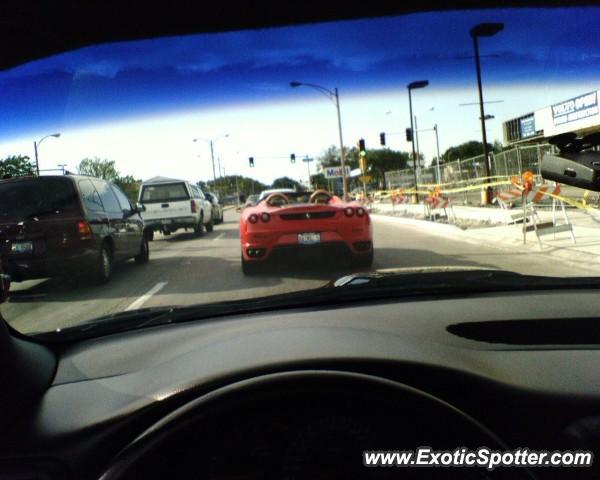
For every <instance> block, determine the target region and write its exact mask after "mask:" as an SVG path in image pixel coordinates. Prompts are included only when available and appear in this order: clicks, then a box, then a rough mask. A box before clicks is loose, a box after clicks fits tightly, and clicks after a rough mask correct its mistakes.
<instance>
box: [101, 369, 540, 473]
mask: <svg viewBox="0 0 600 480" xmlns="http://www.w3.org/2000/svg"><path fill="white" fill-rule="evenodd" d="M421 445H423V446H424V445H427V446H430V447H431V448H432V449H435V450H452V449H456V448H458V447H467V448H469V449H471V450H473V451H474V450H476V449H477V448H479V447H481V446H486V447H488V448H489V449H491V450H507V446H506V445H505V444H504V443H503V442H502V440H500V439H499V438H498V437H497V436H496V435H495V434H494V433H492V432H491V431H490V430H488V429H487V428H486V427H484V426H483V425H482V424H480V423H479V422H477V421H476V420H475V419H473V418H472V417H470V416H469V415H467V414H466V413H464V412H462V411H461V410H459V409H457V408H455V407H453V406H451V405H449V404H448V403H446V402H444V401H443V400H440V399H438V398H436V397H433V396H432V395H430V394H428V393H425V392H423V391H421V390H417V389H415V388H413V387H410V386H407V385H404V384H401V383H398V382H396V381H392V380H389V379H385V378H381V377H377V376H373V375H367V374H362V373H353V372H342V371H326V370H304V371H292V372H282V373H273V374H267V375H263V376H259V377H255V378H250V379H247V380H241V381H238V382H236V383H233V384H230V385H226V386H224V387H221V388H218V389H217V390H214V391H212V392H209V393H206V394H204V395H203V396H201V397H199V398H197V399H195V400H192V401H191V402H189V403H187V404H185V405H183V406H181V407H179V408H178V409H176V410H174V411H173V412H171V413H169V414H168V415H167V416H165V417H164V418H162V419H161V420H159V421H158V422H157V423H155V424H154V425H153V426H151V427H150V428H149V429H148V430H146V431H145V432H144V433H142V434H141V435H139V436H138V437H137V438H136V439H135V440H133V441H132V442H131V443H130V444H129V445H128V446H127V447H125V448H124V449H123V450H122V451H121V452H120V453H119V454H118V455H117V456H116V457H115V458H114V459H113V460H112V462H111V463H110V465H109V467H108V469H107V470H106V471H105V473H104V474H103V475H102V477H100V480H129V479H138V478H144V479H147V480H154V479H164V478H182V477H183V476H186V475H187V476H193V478H196V479H205V478H206V479H211V478H230V477H235V478H237V477H238V476H239V477H243V478H267V479H281V478H294V479H299V480H309V479H310V480H314V479H315V478H344V479H345V478H357V473H358V476H359V477H360V478H372V476H374V477H375V478H398V469H396V468H394V469H377V468H375V469H372V468H365V467H364V464H363V452H365V451H369V450H390V451H391V450H415V449H417V448H418V447H419V446H421ZM423 470H424V469H423V468H408V467H407V468H402V478H407V479H412V478H423V476H424V473H426V474H427V475H425V476H426V478H432V479H438V478H443V479H446V478H462V479H482V478H484V479H485V478H488V479H505V478H506V479H524V478H528V479H531V478H533V477H532V476H531V475H530V473H529V472H528V471H527V470H525V469H523V468H518V467H512V468H508V469H506V468H497V469H495V470H493V471H487V470H486V469H485V468H479V467H477V468H435V467H434V468H427V469H426V470H427V472H424V471H423ZM458 471H460V475H459V474H458V473H457V472H458ZM259 472H260V473H259ZM386 472H387V473H386ZM190 473H193V475H190ZM186 478H187V477H186Z"/></svg>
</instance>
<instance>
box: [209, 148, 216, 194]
mask: <svg viewBox="0 0 600 480" xmlns="http://www.w3.org/2000/svg"><path fill="white" fill-rule="evenodd" d="M210 158H211V160H212V169H213V182H214V183H215V184H216V183H217V174H216V172H215V149H214V148H213V141H212V140H211V141H210Z"/></svg>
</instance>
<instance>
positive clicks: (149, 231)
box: [144, 228, 154, 242]
mask: <svg viewBox="0 0 600 480" xmlns="http://www.w3.org/2000/svg"><path fill="white" fill-rule="evenodd" d="M144 238H145V239H146V240H148V241H149V242H151V241H152V240H154V230H152V229H151V228H146V229H145V230H144Z"/></svg>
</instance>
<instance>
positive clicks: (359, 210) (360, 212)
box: [356, 207, 366, 217]
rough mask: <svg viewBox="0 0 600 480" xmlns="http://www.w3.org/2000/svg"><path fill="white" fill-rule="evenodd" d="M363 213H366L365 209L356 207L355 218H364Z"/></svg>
mask: <svg viewBox="0 0 600 480" xmlns="http://www.w3.org/2000/svg"><path fill="white" fill-rule="evenodd" d="M365 213H366V212H365V209H364V208H361V207H358V208H357V209H356V216H357V217H364V216H365Z"/></svg>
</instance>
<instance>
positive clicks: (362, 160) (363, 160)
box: [358, 157, 367, 175]
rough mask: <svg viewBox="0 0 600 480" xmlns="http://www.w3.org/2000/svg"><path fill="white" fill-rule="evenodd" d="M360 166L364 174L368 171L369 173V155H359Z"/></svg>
mask: <svg viewBox="0 0 600 480" xmlns="http://www.w3.org/2000/svg"><path fill="white" fill-rule="evenodd" d="M358 166H359V167H360V172H361V173H362V174H363V175H366V173H367V157H359V159H358Z"/></svg>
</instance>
